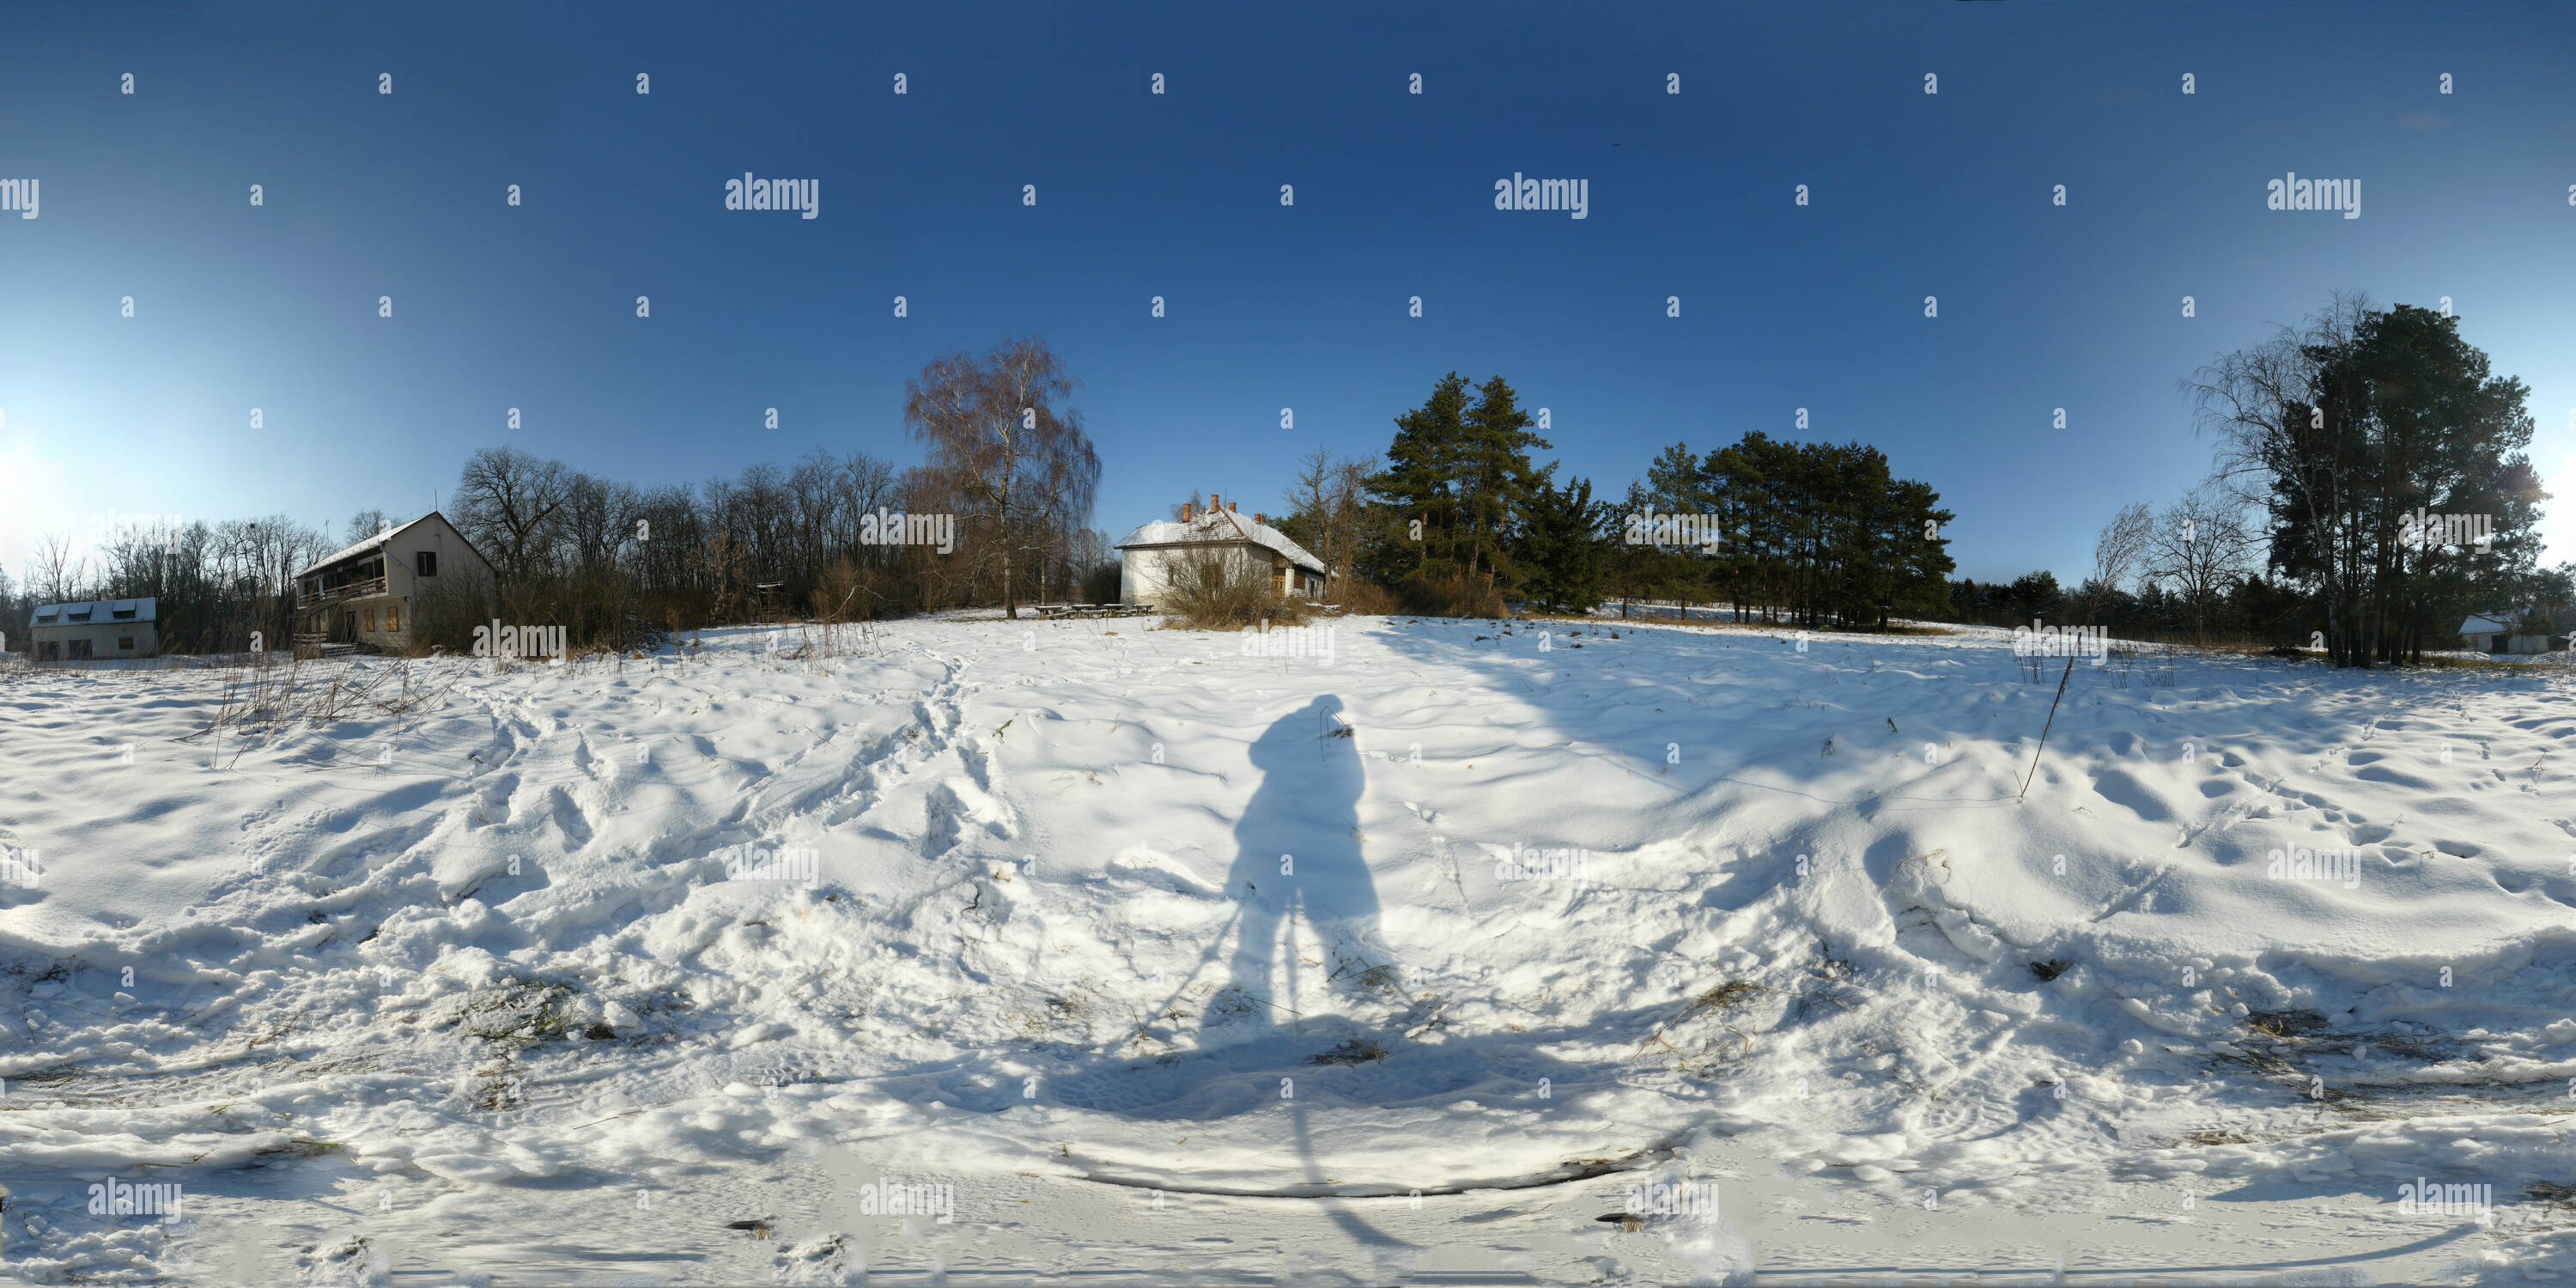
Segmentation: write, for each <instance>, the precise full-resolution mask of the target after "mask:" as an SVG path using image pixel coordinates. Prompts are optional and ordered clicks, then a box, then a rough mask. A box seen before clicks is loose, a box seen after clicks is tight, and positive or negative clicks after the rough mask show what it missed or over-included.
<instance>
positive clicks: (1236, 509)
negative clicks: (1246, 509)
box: [1225, 502, 1243, 514]
mask: <svg viewBox="0 0 2576 1288" xmlns="http://www.w3.org/2000/svg"><path fill="white" fill-rule="evenodd" d="M1225 509H1226V513H1228V514H1241V513H1243V505H1242V503H1241V502H1232V503H1229V504H1228V505H1227V506H1226V507H1225Z"/></svg>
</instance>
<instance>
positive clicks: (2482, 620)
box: [2460, 613, 2513, 635]
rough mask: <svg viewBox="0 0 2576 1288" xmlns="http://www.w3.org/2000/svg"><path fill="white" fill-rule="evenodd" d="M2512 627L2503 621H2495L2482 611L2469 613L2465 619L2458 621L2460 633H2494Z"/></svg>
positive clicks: (2508, 629)
mask: <svg viewBox="0 0 2576 1288" xmlns="http://www.w3.org/2000/svg"><path fill="white" fill-rule="evenodd" d="M2512 629H2513V628H2512V627H2510V626H2507V625H2505V624H2504V623H2503V622H2500V621H2497V620H2496V619H2494V618H2492V617H2489V616H2487V615H2486V614H2484V613H2471V614H2470V615H2469V619H2468V620H2467V621H2464V622H2462V623H2460V634H2462V635H2494V634H2497V633H2499V632H2504V631H2510V630H2512Z"/></svg>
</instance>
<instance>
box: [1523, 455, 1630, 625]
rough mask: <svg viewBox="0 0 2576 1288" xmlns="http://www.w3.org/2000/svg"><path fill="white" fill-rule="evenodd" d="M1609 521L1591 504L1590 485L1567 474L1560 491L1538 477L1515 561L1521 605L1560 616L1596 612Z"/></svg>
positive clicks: (1605, 568) (1605, 512) (1607, 509)
mask: <svg viewBox="0 0 2576 1288" xmlns="http://www.w3.org/2000/svg"><path fill="white" fill-rule="evenodd" d="M1554 468H1555V467H1554V466H1552V465H1551V466H1550V467H1549V470H1550V471H1551V472H1552V471H1553V470H1554ZM1610 522H1611V515H1610V507H1609V506H1607V505H1604V504H1601V503H1599V502H1596V501H1594V500H1593V499H1592V481H1591V480H1589V479H1578V478H1575V477H1573V476H1571V475H1569V476H1567V478H1566V480H1565V484H1564V486H1563V487H1552V486H1550V485H1549V483H1548V480H1547V478H1546V476H1545V475H1544V474H1542V475H1541V476H1540V477H1539V479H1538V490H1537V492H1536V493H1534V494H1533V495H1532V496H1531V498H1530V504H1529V509H1528V515H1527V519H1526V521H1525V522H1524V523H1523V524H1522V525H1521V528H1520V539H1519V548H1518V550H1517V552H1516V556H1515V562H1516V563H1517V564H1518V566H1519V567H1520V569H1521V571H1522V574H1523V577H1524V581H1523V583H1522V591H1523V595H1524V597H1525V599H1526V601H1527V602H1528V603H1530V604H1532V605H1534V606H1537V607H1541V608H1546V609H1549V610H1552V611H1555V612H1561V613H1589V612H1591V611H1592V610H1593V609H1594V608H1597V607H1599V606H1600V604H1601V590H1602V583H1603V579H1604V578H1605V577H1606V576H1607V574H1608V572H1609V566H1610V558H1611V555H1610V552H1611V548H1612V547H1611V543H1610V540H1609V539H1608V537H1607V535H1606V534H1605V533H1604V532H1603V529H1604V527H1605V526H1608V525H1609V524H1610Z"/></svg>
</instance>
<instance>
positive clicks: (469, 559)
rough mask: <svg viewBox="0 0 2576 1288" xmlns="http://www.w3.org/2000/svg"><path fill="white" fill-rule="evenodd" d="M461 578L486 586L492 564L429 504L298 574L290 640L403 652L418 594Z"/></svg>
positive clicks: (301, 645) (303, 645)
mask: <svg viewBox="0 0 2576 1288" xmlns="http://www.w3.org/2000/svg"><path fill="white" fill-rule="evenodd" d="M460 580H462V581H465V582H467V584H469V585H471V586H473V587H476V588H480V587H484V586H489V585H490V584H491V582H492V562H491V561H490V560H488V559H485V558H484V557H483V553H482V552H481V551H479V550H476V549H475V548H474V544H473V543H472V542H470V541H467V540H466V539H465V534H464V533H462V532H458V531H457V530H456V528H455V525H453V524H450V523H449V522H448V521H447V520H446V518H445V517H443V516H441V515H440V514H439V513H438V511H436V510H432V511H430V512H429V513H427V514H424V515H422V516H420V517H419V518H417V519H414V520H412V521H410V522H409V523H405V524H403V525H402V526H400V527H397V528H388V529H386V530H385V531H383V532H379V533H377V534H376V535H374V536H372V537H369V538H367V539H366V540H364V541H361V542H359V543H357V544H356V545H353V546H350V547H349V548H347V549H345V550H340V551H336V552H334V553H332V554H330V555H327V556H325V557H323V558H322V559H320V560H317V561H315V562H314V564H313V565H312V566H311V567H309V568H306V569H304V570H303V571H302V572H299V573H297V574H295V593H296V610H295V611H296V622H295V645H296V647H297V648H298V649H299V650H310V649H322V648H328V647H332V646H355V647H357V648H361V649H366V650H369V651H375V652H387V653H399V652H404V651H406V650H408V649H410V647H411V642H412V631H413V629H414V627H413V609H414V608H415V607H416V605H417V601H418V600H419V598H420V597H421V596H422V595H423V593H425V592H428V591H431V590H433V589H435V588H437V587H439V586H442V585H449V584H453V583H455V582H457V581H460ZM460 589H462V588H461V587H460Z"/></svg>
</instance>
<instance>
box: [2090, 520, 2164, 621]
mask: <svg viewBox="0 0 2576 1288" xmlns="http://www.w3.org/2000/svg"><path fill="white" fill-rule="evenodd" d="M2154 530H2155V520H2154V518H2153V516H2151V515H2149V514H2148V513H2147V504H2146V502H2144V501H2139V502H2136V503H2134V504H2130V505H2124V506H2122V507H2120V512H2119V513H2118V514H2115V515H2112V516H2111V521H2110V522H2109V523H2106V524H2103V525H2102V535H2101V536H2099V537H2097V538H2095V539H2094V541H2093V596H2092V598H2091V599H2089V600H2087V601H2086V602H2085V605H2084V617H2085V620H2087V621H2091V620H2093V619H2094V615H2095V614H2096V612H2097V611H2098V610H2099V609H2100V608H2101V606H2102V597H2103V596H2105V595H2108V594H2110V593H2111V592H2113V591H2116V590H2118V589H2119V588H2120V583H2122V582H2124V581H2127V580H2128V579H2129V577H2130V574H2132V573H2134V572H2136V571H2137V568H2138V561H2139V559H2140V557H2141V556H2143V555H2144V554H2145V553H2146V550H2147V539H2148V536H2149V534H2150V533H2152V532H2153V531H2154Z"/></svg>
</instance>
